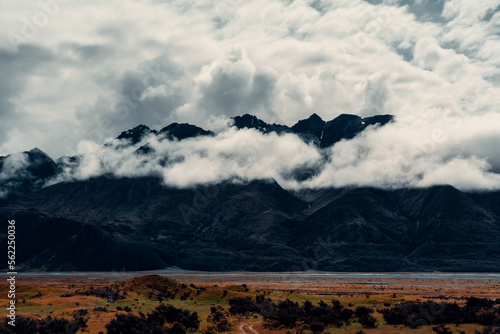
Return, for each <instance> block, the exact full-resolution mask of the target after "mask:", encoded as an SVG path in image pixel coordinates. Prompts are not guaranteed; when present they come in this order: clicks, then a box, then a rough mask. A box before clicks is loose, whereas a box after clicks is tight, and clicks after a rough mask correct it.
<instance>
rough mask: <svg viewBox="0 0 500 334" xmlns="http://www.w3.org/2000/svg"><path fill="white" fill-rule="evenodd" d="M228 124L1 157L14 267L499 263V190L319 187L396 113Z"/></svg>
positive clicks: (467, 267) (469, 266) (141, 131)
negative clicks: (77, 149) (65, 151)
mask: <svg viewBox="0 0 500 334" xmlns="http://www.w3.org/2000/svg"><path fill="white" fill-rule="evenodd" d="M229 124H230V125H229V126H228V127H227V128H225V129H223V130H222V131H219V132H217V133H216V132H213V131H209V130H204V129H202V128H200V127H197V126H195V125H191V124H186V123H181V124H179V123H173V124H170V125H168V126H166V127H163V128H162V129H160V130H154V129H150V128H149V127H147V126H145V125H139V126H137V127H134V128H132V129H130V130H127V131H123V132H122V133H121V134H119V135H118V137H117V138H116V139H110V140H108V141H106V142H105V144H104V145H102V146H101V145H95V144H92V143H89V145H90V149H89V150H87V152H86V153H85V154H82V155H78V156H73V157H62V158H60V159H58V160H57V162H54V161H53V160H52V159H51V158H50V157H48V156H47V155H46V154H45V153H43V152H42V151H40V150H39V149H33V150H31V151H29V152H23V153H16V154H11V155H9V156H6V157H1V158H0V168H1V169H0V170H1V173H0V175H1V178H0V187H1V188H0V189H1V190H2V194H3V200H2V202H0V215H2V217H8V219H15V220H16V222H17V225H16V231H17V232H16V233H17V234H18V235H19V236H22V237H20V238H18V242H17V247H18V252H19V254H20V255H19V259H18V260H19V263H20V264H21V267H22V269H23V270H123V269H125V270H147V269H161V268H166V267H173V266H175V267H180V268H183V269H194V270H255V271H263V270H269V271H281V270H310V269H314V270H330V271H428V270H440V271H496V270H498V268H499V266H500V253H499V251H498V250H499V249H500V209H499V208H500V191H498V190H497V191H484V190H482V191H478V190H475V191H461V190H459V189H457V188H455V187H453V186H451V185H439V184H437V185H432V186H430V187H415V186H414V184H411V183H406V184H404V183H401V182H400V180H399V181H398V182H392V183H391V182H389V183H386V184H387V185H388V186H386V187H380V186H377V187H372V186H364V185H363V184H362V183H355V182H353V183H352V184H350V183H346V184H340V185H338V184H336V183H335V182H332V181H335V179H334V178H333V179H332V180H329V182H328V181H327V182H323V183H315V182H316V180H317V179H320V180H321V179H324V178H325V177H326V176H325V175H328V174H325V173H326V172H328V171H330V172H331V168H332V164H344V165H345V166H346V168H350V169H353V170H354V171H356V168H357V165H356V163H353V161H352V157H351V158H350V159H349V157H348V156H346V155H345V152H341V151H339V146H340V147H341V146H343V145H344V146H345V145H349V143H351V142H353V141H354V142H355V141H356V140H357V139H358V138H363V137H364V136H365V135H366V134H367V133H372V132H374V131H377V130H378V129H380V128H381V127H391V126H395V125H396V122H394V119H393V117H392V116H390V115H381V116H373V117H365V118H362V117H359V116H355V115H340V116H339V117H337V118H335V119H333V120H330V121H323V120H322V119H321V118H320V117H319V116H318V115H316V114H313V115H311V116H310V117H309V118H307V119H303V120H300V121H298V122H297V123H296V124H295V125H293V126H291V127H289V126H286V125H280V124H269V123H266V122H265V121H263V120H260V119H258V118H257V117H255V116H252V115H248V114H246V115H243V116H235V117H234V118H232V120H231V122H230V123H229ZM365 158H366V157H365ZM339 160H340V161H339ZM382 162H384V161H382ZM349 164H351V165H349ZM407 170H408V169H407ZM383 172H384V171H379V172H378V175H379V176H380V177H383V176H382V175H383ZM338 173H341V174H342V172H341V171H339V170H335V171H334V172H333V174H331V175H335V174H338ZM344 176H345V174H344ZM356 176H357V178H358V179H359V180H361V181H363V180H364V177H366V175H363V174H357V175H356ZM397 177H398V175H394V176H393V178H394V179H393V180H396V179H397ZM389 181H390V180H389ZM366 182H367V183H368V184H372V183H374V182H373V179H367V181H366ZM375 184H376V183H375ZM3 225H5V222H2V228H3V227H4V226H3Z"/></svg>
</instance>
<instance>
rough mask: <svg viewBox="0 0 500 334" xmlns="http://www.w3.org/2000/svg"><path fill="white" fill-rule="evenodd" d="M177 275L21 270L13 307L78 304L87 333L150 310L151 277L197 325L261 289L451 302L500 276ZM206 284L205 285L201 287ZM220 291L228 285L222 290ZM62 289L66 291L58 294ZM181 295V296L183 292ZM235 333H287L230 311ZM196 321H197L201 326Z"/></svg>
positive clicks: (307, 295)
mask: <svg viewBox="0 0 500 334" xmlns="http://www.w3.org/2000/svg"><path fill="white" fill-rule="evenodd" d="M174 279H175V281H172V280H168V279H164V278H160V277H159V276H141V277H137V278H134V277H113V278H95V277H91V276H89V277H76V276H75V277H54V276H26V275H23V276H18V281H17V282H16V297H17V304H16V306H17V314H18V315H29V316H33V317H36V318H42V317H46V316H48V315H51V316H52V317H66V318H72V315H73V313H74V312H75V311H76V310H80V309H87V310H89V314H88V315H87V316H86V317H88V319H89V320H88V323H87V324H88V328H87V331H86V333H99V332H104V333H105V332H106V330H105V327H104V326H105V324H106V323H108V322H109V321H110V320H111V319H112V318H114V317H115V315H116V313H117V312H124V311H117V310H116V307H125V306H129V307H130V308H131V309H132V312H133V313H135V314H138V313H139V311H141V312H143V313H147V312H149V311H151V310H153V309H154V308H155V307H156V306H158V305H159V301H154V300H152V299H151V298H150V297H151V296H150V294H151V293H152V291H151V288H150V286H151V282H153V283H154V284H160V285H162V284H163V285H169V287H168V288H170V289H171V291H175V290H177V292H175V297H173V299H169V300H165V301H164V303H168V304H171V305H174V306H176V307H181V308H185V309H189V310H191V311H196V312H198V314H199V316H200V319H201V321H202V322H201V327H204V326H205V325H206V324H207V322H206V319H207V316H208V314H209V313H210V307H211V306H213V305H221V306H224V307H228V306H227V305H228V299H230V298H233V297H237V296H238V297H246V296H251V297H254V296H255V295H256V294H262V293H264V292H265V293H266V297H268V298H271V299H272V300H273V301H274V302H276V301H278V300H284V299H287V298H288V299H290V300H293V301H298V302H303V301H305V300H309V301H311V302H313V303H316V302H319V301H320V300H323V301H325V302H329V301H331V299H333V298H335V299H337V300H339V301H340V302H341V303H342V304H343V305H345V306H347V305H351V306H350V307H351V308H355V307H357V306H370V307H375V308H377V309H381V308H384V307H385V306H384V304H387V303H389V304H391V305H394V304H395V303H398V302H399V303H404V302H408V301H414V302H419V301H426V300H435V301H438V302H439V301H448V302H450V301H451V302H453V301H456V302H457V303H459V304H460V303H464V302H465V301H464V298H463V297H481V298H492V299H497V298H499V299H500V281H498V280H487V279H477V280H466V279H455V280H444V279H389V278H384V279H373V278H356V279H354V278H309V277H308V278H302V277H300V278H299V277H292V278H290V277H272V278H271V277H215V276H199V277H193V276H176V277H175V278H174ZM106 287H113V288H114V289H117V288H118V289H120V290H121V292H126V298H125V299H123V300H117V301H115V302H108V300H106V298H101V297H96V296H92V295H89V296H86V295H85V294H83V295H78V294H77V295H75V293H77V292H81V293H84V292H85V291H93V290H101V289H105V288H106ZM202 288H203V289H202ZM224 290H225V291H226V292H224ZM7 291H8V288H7V284H6V283H5V282H2V284H0V305H1V306H2V308H1V311H0V314H2V315H5V314H7V310H6V307H7V305H8V302H9V299H8V297H7ZM63 296H64V297H63ZM181 297H182V298H181ZM96 306H104V307H106V309H107V312H102V311H96V310H94V308H95V307H96ZM374 316H375V317H376V318H377V320H378V323H379V326H378V328H376V329H363V331H364V332H365V333H387V334H389V333H434V331H433V330H432V327H433V326H423V327H419V328H417V329H410V328H407V327H402V326H391V325H387V324H385V323H384V320H383V318H382V315H381V314H379V313H377V312H375V314H374ZM232 321H233V323H234V325H233V330H232V332H234V333H251V331H250V329H249V327H248V326H246V325H251V329H253V330H254V331H255V332H257V333H261V334H265V333H276V334H278V333H286V330H270V329H268V328H265V327H264V326H263V325H262V318H261V317H260V316H257V315H249V316H233V319H232ZM201 327H200V328H201ZM450 327H451V328H452V329H453V330H455V329H456V330H461V331H464V332H465V333H474V330H477V329H481V328H482V326H481V325H475V324H467V325H460V326H459V327H456V325H454V324H452V325H450ZM361 329H362V327H361V325H360V324H359V323H356V322H354V323H353V324H351V325H350V326H349V327H347V328H328V329H327V330H326V332H327V333H356V332H358V331H359V330H361Z"/></svg>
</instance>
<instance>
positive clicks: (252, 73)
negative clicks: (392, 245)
mask: <svg viewBox="0 0 500 334" xmlns="http://www.w3.org/2000/svg"><path fill="white" fill-rule="evenodd" d="M41 3H43V5H42V4H41ZM47 4H50V5H51V6H52V7H50V6H49V7H47ZM54 4H56V5H57V4H59V5H57V6H56V5H54ZM499 5H500V1H498V0H481V1H476V2H471V1H462V0H447V1H441V0H440V1H431V0H418V1H417V0H415V1H411V0H384V1H375V0H370V1H363V0H351V1H347V0H346V1H344V0H342V1H335V2H331V1H318V0H295V1H281V0H271V1H264V0H255V1H222V2H215V3H214V2H213V1H208V0H201V1H194V0H183V1H180V0H168V1H166V0H146V1H141V2H136V1H131V0H125V1H110V2H102V1H97V0H91V1H86V2H75V1H71V2H64V3H63V2H58V1H56V0H53V1H49V0H47V1H45V2H32V1H28V0H19V1H16V3H15V4H14V5H12V6H11V7H10V8H9V10H5V11H2V12H1V13H0V31H1V32H2V33H3V34H2V36H3V38H0V76H1V77H2V78H3V80H2V83H0V113H1V117H2V123H1V125H0V130H2V131H0V133H1V135H0V153H1V154H2V155H6V154H9V153H12V152H16V151H24V150H28V149H31V148H32V147H35V146H37V147H40V148H41V149H42V150H44V151H46V152H47V153H49V154H50V155H51V156H53V157H59V156H63V155H75V154H77V153H78V152H80V153H81V152H83V151H85V150H86V149H84V148H82V147H87V146H88V145H83V146H82V144H80V146H78V145H79V142H80V141H81V140H82V139H84V140H85V141H84V142H85V143H87V144H88V143H94V144H91V146H92V145H98V146H99V147H100V145H101V144H102V143H104V142H106V141H107V140H108V138H113V137H116V136H117V135H118V134H119V133H120V132H121V131H123V130H126V129H128V128H131V127H133V126H136V125H138V124H141V123H142V124H146V125H148V126H151V127H154V128H157V129H159V128H161V127H163V126H165V125H167V124H168V123H170V122H173V121H177V122H190V123H193V124H197V125H199V126H203V127H206V128H210V127H212V126H215V127H217V128H218V129H219V131H222V133H225V131H226V130H224V129H225V124H226V123H227V119H228V117H229V116H234V115H239V114H244V113H251V114H256V115H257V116H259V117H261V118H262V119H264V120H266V121H268V122H280V123H285V124H288V125H292V124H293V123H295V122H296V121H297V120H298V119H302V118H306V117H308V116H309V115H311V114H312V113H317V114H318V115H320V116H321V117H323V118H324V119H326V120H330V119H333V118H334V117H336V116H338V115H339V114H342V113H351V114H358V115H363V116H367V115H370V114H374V113H389V114H393V115H396V116H397V122H396V124H395V125H392V126H390V127H387V128H386V127H384V128H380V129H378V128H376V129H372V130H371V131H369V132H367V133H366V134H365V135H363V136H361V137H359V138H356V139H355V140H354V141H352V142H349V143H339V144H338V145H337V146H336V147H335V148H333V149H332V152H328V153H325V152H321V154H320V155H322V156H324V155H325V154H326V155H327V156H328V157H329V159H330V160H329V161H330V162H329V164H328V165H325V167H324V168H323V169H322V172H321V173H320V174H319V175H318V176H317V177H316V178H315V179H310V180H308V181H307V182H309V183H308V184H309V185H311V186H321V185H322V184H330V185H342V184H350V183H353V184H373V185H394V184H411V185H424V184H430V183H433V182H438V181H439V180H441V182H448V181H450V182H453V183H455V184H460V185H461V186H464V187H470V186H471V182H469V183H464V182H459V181H458V178H459V177H460V174H459V173H452V172H451V169H452V168H464V170H468V171H471V173H470V179H471V180H477V184H478V185H480V186H481V187H486V188H488V187H496V182H497V181H496V178H495V177H494V175H493V174H491V173H492V172H493V171H498V170H499V167H498V161H499V160H500V159H499V158H498V154H497V153H496V152H493V150H492V148H494V147H495V145H496V144H497V136H496V135H495V131H497V132H498V126H496V127H495V125H494V124H499V123H491V122H493V120H495V121H496V118H495V117H496V116H495V115H496V114H498V105H499V102H500V91H499V90H500V87H499V85H498V79H499V78H500V55H499V54H498V52H497V50H498V49H499V47H500V38H499V37H498V27H499V24H500V12H499V8H500V7H499ZM96 13H98V14H96ZM88 18H92V19H91V21H89V19H88ZM144 18H147V19H144ZM89 22H90V23H89ZM75 27H78V29H76V28H75ZM30 29H31V30H30ZM14 37H15V38H14ZM458 123H460V127H459V128H458V129H455V128H454V126H455V124H458ZM471 124H473V125H471ZM491 124H493V125H491ZM491 127H493V129H491ZM436 129H441V130H442V131H444V132H445V133H446V136H447V137H446V138H448V139H447V140H446V141H443V142H442V141H440V140H439V138H438V140H435V138H434V137H436V136H434V135H433V132H435V130H436ZM484 129H489V130H488V131H487V132H486V130H484ZM219 136H221V135H219ZM219 136H217V137H216V138H214V139H211V140H212V141H214V142H212V144H214V145H218V144H220V142H219V141H222V142H224V141H223V139H222V138H223V137H219ZM235 136H236V135H235ZM437 137H439V135H437ZM437 137H436V138H437ZM234 138H239V137H234ZM406 138H412V139H411V140H407V139H406ZM240 139H241V138H240ZM254 139H256V138H254ZM283 140H288V141H290V142H293V139H290V138H289V137H284V138H281V137H278V138H274V139H273V141H272V144H273V145H278V146H279V147H282V146H283V145H284V144H282V141H283ZM415 141H417V142H419V143H420V144H421V145H420V146H422V145H423V147H430V146H431V142H432V145H433V146H434V147H435V149H433V150H432V151H433V153H432V154H423V153H418V154H417V153H415V152H419V145H417V144H415ZM422 143H423V144H422ZM452 143H453V145H452ZM479 143H480V144H479ZM192 144H194V142H193V143H192ZM268 144H269V145H271V142H269V143H268ZM178 145H181V146H182V145H184V144H182V143H179V144H178ZM200 145H201V144H200ZM280 145H281V146H280ZM294 145H295V144H294ZM297 145H298V144H297ZM96 147H97V146H96ZM171 149H172V150H174V151H175V150H180V148H179V147H177V146H175V145H174V146H173V147H171ZM184 149H185V151H183V152H184V153H182V154H181V155H182V156H183V158H182V159H184V160H183V161H185V164H186V166H183V165H179V166H178V167H179V168H180V166H183V168H184V167H185V168H187V169H186V170H190V169H189V168H188V163H189V162H192V163H193V166H195V165H196V163H199V164H202V163H203V164H205V163H206V164H208V166H210V168H207V172H208V171H209V170H212V174H213V175H215V176H214V177H209V176H208V175H205V176H203V175H204V174H199V173H197V172H193V173H192V174H190V175H191V177H193V178H195V179H196V177H197V176H198V174H199V177H200V179H207V180H209V179H212V178H214V179H219V178H221V177H222V176H221V175H222V174H221V173H219V172H216V171H215V170H216V169H217V168H218V166H219V165H217V164H216V163H215V162H209V161H208V160H207V159H209V158H207V157H204V156H202V155H199V154H198V155H196V154H195V155H194V156H193V155H190V154H188V153H187V152H188V149H187V148H184ZM297 149H299V148H297ZM301 149H302V148H301ZM310 149H311V150H312V151H311V152H309V151H307V152H309V153H307V154H311V156H310V157H313V156H314V157H316V156H315V155H314V152H315V149H313V148H310ZM95 150H97V151H98V152H99V151H100V149H97V148H96V149H95ZM304 150H309V149H308V148H304ZM195 151H196V150H195ZM420 151H421V150H420ZM207 152H208V151H207ZM384 152H385V153H387V154H385V153H384ZM405 152H410V153H405ZM125 153H127V154H128V153H130V152H128V151H124V154H125ZM96 154H97V153H96ZM109 154H111V155H112V156H114V155H113V154H112V153H109ZM272 154H277V152H274V151H272ZM307 154H306V155H304V156H307ZM214 156H218V155H217V154H214V155H208V157H214ZM336 156H341V157H344V158H345V161H351V162H352V164H353V165H352V168H351V170H349V168H348V167H345V166H344V164H345V163H344V162H342V161H343V159H344V158H342V159H338V158H335V157H336ZM97 157H100V155H99V154H97ZM97 157H96V159H97V160H95V162H94V163H97V162H99V164H98V165H100V164H104V165H103V166H104V167H103V168H104V169H106V168H108V167H109V168H110V170H112V169H113V168H115V167H116V168H118V167H117V165H116V163H114V162H113V161H108V162H106V161H104V162H103V161H101V158H97ZM280 157H281V158H282V159H288V160H290V161H295V160H293V156H280ZM397 157H400V158H397ZM89 159H90V156H89ZM117 159H118V157H117ZM131 159H132V158H131ZM134 159H135V158H134ZM384 159H385V160H384ZM406 159H409V160H410V161H416V163H415V164H414V166H410V167H408V166H407V163H406V162H405V161H406ZM118 160H120V161H122V160H123V159H122V158H119V159H118ZM209 160H210V159H209ZM316 160H317V159H316V158H313V161H316ZM210 161H211V160H210ZM224 161H225V160H224ZM259 161H260V160H259ZM195 162H196V163H195ZM226 162H227V164H229V160H227V161H226ZM462 162H463V163H462ZM130 163H131V164H133V163H132V162H130ZM142 163H144V162H142ZM260 163H261V164H263V163H264V162H262V161H260ZM125 165H127V164H125ZM125 165H124V166H125ZM146 165H147V166H149V164H148V163H146ZM88 166H89V167H88V169H86V170H87V171H92V170H93V167H92V166H94V165H93V163H91V162H90V161H89V165H88ZM106 166H108V167H106ZM112 166H114V167H113V168H112ZM120 166H121V165H120ZM189 166H190V165H189ZM278 166H281V165H278ZM294 166H298V163H295V162H294ZM136 167H137V168H139V167H140V165H137V166H136ZM219 167H220V166H219ZM120 168H122V167H120ZM123 168H125V167H123ZM155 168H156V167H155ZM172 168H174V167H172ZM285 169H286V168H285V167H283V168H277V169H272V168H270V171H272V173H271V172H269V173H266V171H265V170H264V171H262V173H264V174H263V175H266V177H267V176H269V175H274V176H276V177H277V178H281V180H282V182H284V183H285V184H286V185H287V186H291V187H295V186H297V185H296V184H294V183H293V182H294V181H290V180H286V177H284V176H283V175H287V171H286V170H285ZM139 170H140V168H139ZM257 170H258V169H257V167H255V169H254V168H253V167H252V168H250V169H249V170H248V173H249V174H248V177H254V176H253V175H254V174H252V173H253V171H257ZM440 170H441V171H442V172H440V173H438V171H440ZM151 171H152V172H154V173H156V174H157V175H162V177H164V179H166V180H168V179H169V177H168V175H165V173H164V171H163V169H154V168H152V169H151ZM175 171H180V169H172V171H171V173H174V172H175ZM353 171H357V173H353ZM406 171H408V172H406ZM431 171H432V172H434V174H431V173H430V172H431ZM445 171H449V172H445ZM472 171H474V173H473V172H472ZM233 172H234V173H233ZM233 172H232V173H233V174H234V175H236V176H238V177H243V175H244V173H243V172H241V171H238V170H236V169H235V170H234V171H233ZM85 173H87V172H84V171H83V170H82V177H83V175H87V174H85ZM120 173H121V172H120ZM178 173H180V172H178ZM448 174H449V175H456V177H455V178H452V177H451V176H450V178H447V177H446V175H448ZM88 175H92V173H90V172H89V174H88ZM280 175H281V176H280ZM431 175H434V176H431ZM463 175H464V177H463V178H465V175H469V174H468V173H464V174H463ZM474 175H482V178H481V179H479V178H477V177H476V176H474ZM332 180H333V181H332ZM169 182H170V181H169ZM181 183H182V182H181ZM184 183H189V182H187V180H186V181H185V182H184ZM472 183H473V182H472Z"/></svg>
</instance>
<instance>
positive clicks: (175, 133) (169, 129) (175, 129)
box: [158, 123, 215, 140]
mask: <svg viewBox="0 0 500 334" xmlns="http://www.w3.org/2000/svg"><path fill="white" fill-rule="evenodd" d="M158 134H159V135H165V136H166V138H168V139H170V140H173V139H177V140H183V139H187V138H193V137H199V136H214V135H215V134H214V133H213V132H212V131H207V130H204V129H202V128H200V127H198V126H195V125H191V124H188V123H172V124H170V125H168V126H166V127H164V128H163V129H161V130H160V131H159V132H158Z"/></svg>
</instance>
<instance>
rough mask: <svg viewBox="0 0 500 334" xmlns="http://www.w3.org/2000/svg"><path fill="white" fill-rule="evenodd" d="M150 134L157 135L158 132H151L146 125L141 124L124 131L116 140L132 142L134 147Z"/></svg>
mask: <svg viewBox="0 0 500 334" xmlns="http://www.w3.org/2000/svg"><path fill="white" fill-rule="evenodd" d="M150 133H154V134H156V131H155V130H151V129H150V128H149V127H147V126H146V125H143V124H140V125H138V126H136V127H134V128H132V129H129V130H127V131H123V132H122V133H121V134H120V135H119V136H118V137H116V139H128V140H130V141H131V142H132V145H135V144H137V143H138V142H140V141H141V140H142V139H143V138H144V137H145V136H147V135H149V134H150Z"/></svg>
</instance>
